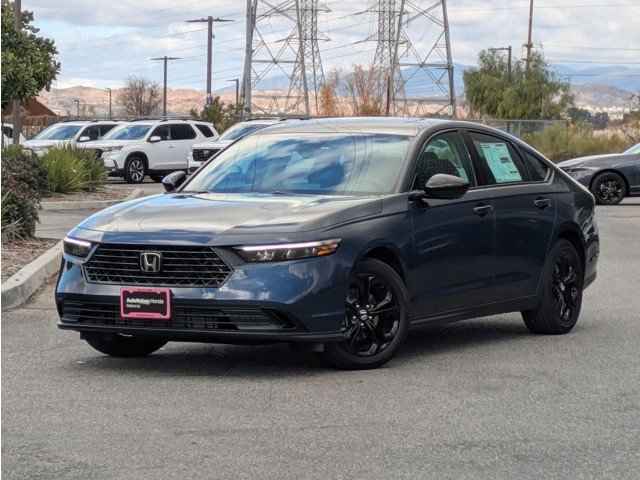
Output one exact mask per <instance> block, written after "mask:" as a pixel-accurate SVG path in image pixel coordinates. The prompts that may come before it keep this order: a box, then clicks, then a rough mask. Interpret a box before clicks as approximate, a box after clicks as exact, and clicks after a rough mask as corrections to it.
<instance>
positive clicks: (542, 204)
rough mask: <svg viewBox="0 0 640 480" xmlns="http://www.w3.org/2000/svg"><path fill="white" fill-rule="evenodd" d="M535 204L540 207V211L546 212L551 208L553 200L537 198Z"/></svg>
mask: <svg viewBox="0 0 640 480" xmlns="http://www.w3.org/2000/svg"><path fill="white" fill-rule="evenodd" d="M533 204H534V205H535V206H536V207H538V208H539V209H540V210H544V209H545V208H547V207H550V206H551V199H550V198H536V199H535V200H534V201H533Z"/></svg>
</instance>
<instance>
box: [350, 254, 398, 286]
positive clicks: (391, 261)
mask: <svg viewBox="0 0 640 480" xmlns="http://www.w3.org/2000/svg"><path fill="white" fill-rule="evenodd" d="M366 258H373V259H375V260H379V261H381V262H383V263H386V264H387V265H389V266H390V267H391V268H393V269H394V270H395V272H396V273H397V274H398V275H399V276H400V278H401V279H402V281H403V282H404V284H405V285H407V271H406V267H405V265H404V262H403V261H402V259H401V256H400V252H399V250H398V249H397V247H395V246H393V245H389V244H374V245H370V246H369V247H368V248H367V249H366V250H365V251H364V252H363V253H362V254H361V255H360V256H359V258H358V259H357V261H358V262H359V261H361V260H364V259H366ZM356 263H357V262H356Z"/></svg>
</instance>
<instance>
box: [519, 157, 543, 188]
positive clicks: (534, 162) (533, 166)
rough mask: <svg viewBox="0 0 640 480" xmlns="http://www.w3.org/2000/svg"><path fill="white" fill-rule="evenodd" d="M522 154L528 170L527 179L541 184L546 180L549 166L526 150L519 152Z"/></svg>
mask: <svg viewBox="0 0 640 480" xmlns="http://www.w3.org/2000/svg"><path fill="white" fill-rule="evenodd" d="M521 151H522V152H523V153H524V159H525V162H526V164H527V170H529V177H530V179H531V181H532V182H541V181H543V180H545V179H546V178H547V175H548V174H549V166H548V165H547V164H546V163H544V162H543V161H542V160H541V159H539V158H538V157H537V156H535V155H534V154H533V153H531V152H529V151H527V150H521Z"/></svg>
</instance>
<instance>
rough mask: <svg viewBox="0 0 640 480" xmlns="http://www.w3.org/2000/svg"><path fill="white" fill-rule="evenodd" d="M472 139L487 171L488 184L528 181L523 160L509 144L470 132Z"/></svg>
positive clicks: (492, 137)
mask: <svg viewBox="0 0 640 480" xmlns="http://www.w3.org/2000/svg"><path fill="white" fill-rule="evenodd" d="M470 137H471V140H472V142H473V146H474V148H475V151H476V153H477V155H478V158H479V159H480V162H481V164H482V166H483V168H484V170H485V174H486V177H487V184H489V185H495V184H502V183H518V182H524V181H526V178H527V175H526V170H525V168H524V165H523V164H522V160H521V159H520V157H519V155H518V152H517V151H516V150H515V149H514V148H513V146H512V145H511V144H510V143H509V142H507V141H505V140H502V139H500V138H498V137H494V136H491V135H486V134H483V133H476V132H470Z"/></svg>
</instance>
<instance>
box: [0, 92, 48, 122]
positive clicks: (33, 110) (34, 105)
mask: <svg viewBox="0 0 640 480" xmlns="http://www.w3.org/2000/svg"><path fill="white" fill-rule="evenodd" d="M12 106H13V104H12V102H9V104H8V105H7V107H6V108H5V109H4V110H3V111H2V115H4V116H8V115H11V114H12V113H13V112H12ZM22 110H23V112H24V116H26V117H57V115H56V114H55V112H54V111H53V110H51V109H50V108H49V107H47V106H46V105H45V104H44V103H42V102H40V101H39V100H38V99H37V98H35V97H33V98H30V99H29V100H27V101H26V102H24V103H23V104H22Z"/></svg>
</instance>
